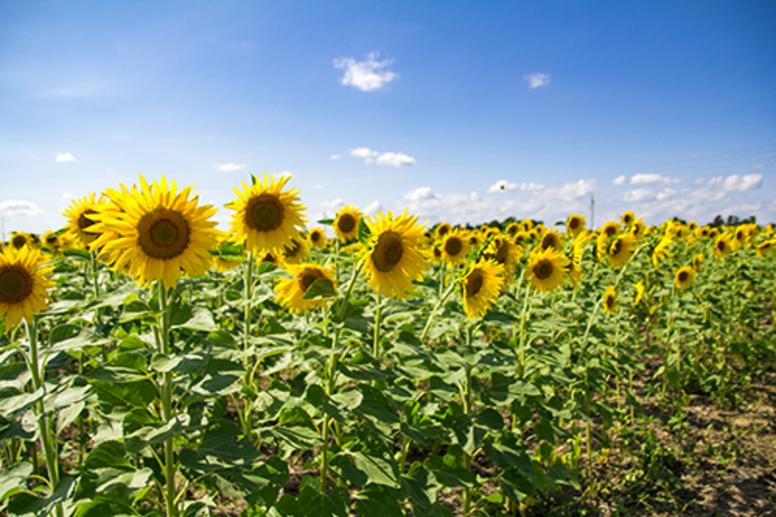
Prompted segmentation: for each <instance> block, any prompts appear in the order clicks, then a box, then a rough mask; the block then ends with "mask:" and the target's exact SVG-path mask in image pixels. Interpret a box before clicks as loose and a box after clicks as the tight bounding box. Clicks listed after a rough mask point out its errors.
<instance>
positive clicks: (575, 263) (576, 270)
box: [566, 230, 587, 287]
mask: <svg viewBox="0 0 776 517" xmlns="http://www.w3.org/2000/svg"><path fill="white" fill-rule="evenodd" d="M586 234H587V230H583V231H582V233H579V234H577V236H576V238H575V239H574V245H573V247H572V248H571V260H570V261H569V265H568V266H567V267H566V272H567V277H568V279H569V283H570V284H571V286H572V287H576V286H577V284H579V281H580V280H582V260H583V259H584V257H585V247H586V246H587V235H586Z"/></svg>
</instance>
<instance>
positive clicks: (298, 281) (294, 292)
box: [275, 264, 334, 314]
mask: <svg viewBox="0 0 776 517" xmlns="http://www.w3.org/2000/svg"><path fill="white" fill-rule="evenodd" d="M285 269H286V271H287V272H288V274H290V275H291V278H284V279H282V280H279V281H278V283H277V284H276V285H275V294H276V295H277V297H278V302H279V303H280V305H282V306H283V307H285V308H286V309H288V310H289V311H290V312H293V313H297V314H298V313H301V312H305V311H308V310H310V309H314V308H316V307H321V306H323V305H325V304H326V302H327V301H328V299H327V298H314V299H311V300H305V299H304V295H305V293H306V292H307V290H308V289H309V288H310V286H311V285H313V283H314V282H315V281H316V280H318V279H319V278H323V279H325V280H328V281H329V282H331V283H332V285H334V278H333V275H334V273H333V272H332V271H331V270H330V269H324V268H322V267H320V266H317V265H315V264H298V265H287V266H286V267H285Z"/></svg>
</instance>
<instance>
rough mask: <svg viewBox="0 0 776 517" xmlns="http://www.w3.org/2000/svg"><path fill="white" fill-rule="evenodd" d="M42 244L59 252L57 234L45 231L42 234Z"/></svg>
mask: <svg viewBox="0 0 776 517" xmlns="http://www.w3.org/2000/svg"><path fill="white" fill-rule="evenodd" d="M43 243H44V244H45V246H46V247H47V248H49V249H52V250H54V251H57V250H59V247H60V244H61V242H60V239H59V234H58V233H57V232H52V231H51V230H47V231H46V232H45V233H44V234H43Z"/></svg>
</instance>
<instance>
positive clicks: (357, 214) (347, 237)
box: [334, 205, 364, 243]
mask: <svg viewBox="0 0 776 517" xmlns="http://www.w3.org/2000/svg"><path fill="white" fill-rule="evenodd" d="M363 217H364V216H363V215H362V214H361V210H359V209H358V208H356V207H354V206H351V205H345V206H343V207H342V208H340V209H339V211H338V212H337V216H336V217H335V218H334V232H335V233H336V234H337V237H339V240H340V242H343V243H345V242H350V241H352V240H355V239H356V238H357V237H358V223H359V222H360V221H361V219H362V218H363Z"/></svg>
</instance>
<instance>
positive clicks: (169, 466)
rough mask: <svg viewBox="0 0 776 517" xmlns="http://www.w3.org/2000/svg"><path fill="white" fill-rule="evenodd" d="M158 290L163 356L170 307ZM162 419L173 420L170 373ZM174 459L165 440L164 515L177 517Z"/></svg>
mask: <svg viewBox="0 0 776 517" xmlns="http://www.w3.org/2000/svg"><path fill="white" fill-rule="evenodd" d="M157 287H158V289H159V309H160V314H159V321H158V325H159V329H160V334H161V339H160V340H159V344H160V348H161V350H160V352H161V353H162V354H163V355H168V354H169V353H170V348H171V342H170V305H169V303H168V299H167V288H166V287H165V286H164V285H163V284H162V282H159V283H158V284H157ZM161 395H162V418H163V419H164V422H165V424H166V423H168V422H169V421H170V420H171V419H172V418H173V410H172V373H171V372H163V373H162V393H161ZM175 470H176V465H175V458H174V451H173V443H172V437H169V438H167V439H166V440H165V441H164V478H165V494H164V501H165V510H166V515H168V516H171V515H177V508H176V504H175V495H176V490H175Z"/></svg>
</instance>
